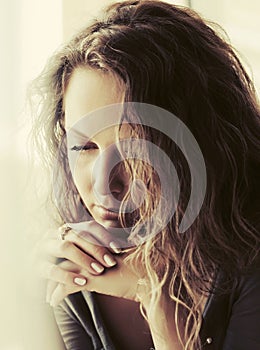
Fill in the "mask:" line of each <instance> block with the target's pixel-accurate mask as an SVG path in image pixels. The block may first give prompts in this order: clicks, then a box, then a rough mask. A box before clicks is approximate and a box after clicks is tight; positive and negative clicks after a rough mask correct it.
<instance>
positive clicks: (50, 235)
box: [34, 221, 141, 306]
mask: <svg viewBox="0 0 260 350" xmlns="http://www.w3.org/2000/svg"><path fill="white" fill-rule="evenodd" d="M118 246H120V242H119V241H115V238H114V237H113V236H112V235H111V234H110V233H109V232H108V231H107V230H106V229H105V228H104V227H103V226H101V225H100V224H98V223H97V222H95V221H89V222H85V223H84V231H76V230H72V229H71V230H70V231H69V232H67V233H66V236H65V240H61V239H60V238H59V233H58V230H51V231H48V232H47V234H46V235H45V236H44V237H43V238H42V239H41V240H40V241H39V242H38V244H37V247H36V249H35V252H34V254H35V257H36V260H37V262H38V263H37V266H38V268H37V270H38V271H39V272H40V275H41V276H42V277H43V278H45V279H47V289H46V301H47V302H49V303H50V305H52V306H56V305H58V304H59V303H60V302H61V301H62V300H63V299H64V298H65V297H66V296H68V295H69V294H72V293H76V292H79V291H82V290H87V291H91V292H98V293H101V294H106V295H111V296H115V297H121V298H126V299H130V300H136V301H138V299H137V296H136V292H137V285H138V280H139V279H140V277H141V276H138V275H137V274H136V273H134V272H133V270H132V269H131V268H130V266H129V264H127V263H126V262H125V257H126V256H127V254H126V253H123V254H122V253H121V254H119V253H120V250H119V249H118V248H117V247H118ZM57 258H61V259H60V260H61V262H60V263H57V260H58V259H57Z"/></svg>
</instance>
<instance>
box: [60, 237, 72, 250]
mask: <svg viewBox="0 0 260 350" xmlns="http://www.w3.org/2000/svg"><path fill="white" fill-rule="evenodd" d="M70 247H71V242H69V241H65V240H64V241H62V242H61V246H60V251H61V253H66V252H67V251H68V250H69V249H70Z"/></svg>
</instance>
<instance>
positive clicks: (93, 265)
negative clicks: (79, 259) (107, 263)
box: [90, 262, 104, 273]
mask: <svg viewBox="0 0 260 350" xmlns="http://www.w3.org/2000/svg"><path fill="white" fill-rule="evenodd" d="M90 265H91V267H92V269H93V270H95V271H96V272H98V273H100V272H102V271H104V267H103V266H101V265H99V264H97V263H95V262H93V263H91V264H90Z"/></svg>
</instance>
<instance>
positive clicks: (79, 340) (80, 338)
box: [54, 301, 94, 350]
mask: <svg viewBox="0 0 260 350" xmlns="http://www.w3.org/2000/svg"><path fill="white" fill-rule="evenodd" d="M54 316H55V319H56V322H57V325H58V328H59V331H60V333H61V336H62V338H63V341H64V343H65V346H66V349H67V350H86V349H88V350H93V349H94V347H93V343H92V341H91V338H90V336H89V335H88V334H87V332H86V331H85V329H84V328H83V326H82V324H81V323H80V322H79V320H77V318H76V317H75V315H74V314H73V313H72V312H71V310H70V309H69V306H68V305H67V304H66V302H65V301H63V302H62V303H61V304H60V305H58V306H57V307H56V308H54Z"/></svg>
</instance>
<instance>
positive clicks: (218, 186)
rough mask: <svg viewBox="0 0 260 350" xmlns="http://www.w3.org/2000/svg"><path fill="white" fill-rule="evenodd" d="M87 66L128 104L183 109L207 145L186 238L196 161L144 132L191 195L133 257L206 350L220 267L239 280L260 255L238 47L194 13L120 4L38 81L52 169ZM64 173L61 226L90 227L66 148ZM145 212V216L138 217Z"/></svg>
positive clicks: (249, 89) (43, 147)
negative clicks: (77, 74) (208, 299)
mask: <svg viewBox="0 0 260 350" xmlns="http://www.w3.org/2000/svg"><path fill="white" fill-rule="evenodd" d="M78 67H90V68H92V69H96V70H99V71H102V72H103V73H106V72H108V73H112V74H114V75H115V76H116V77H117V78H118V79H120V81H121V82H122V84H123V86H124V99H125V102H132V101H136V102H143V103H148V104H152V105H156V106H159V107H161V108H164V109H165V110H167V111H169V112H171V113H173V114H174V115H176V116H178V118H179V119H180V120H182V121H183V122H184V123H185V125H186V126H187V127H188V128H189V130H190V131H191V132H192V134H193V135H194V137H195V138H196V140H197V142H198V144H199V147H200V149H201V152H202V154H203V157H204V160H205V165H206V171H207V190H206V195H205V198H204V202H203V205H202V208H201V210H200V213H199V215H198V217H197V218H196V220H195V221H194V223H193V224H192V225H191V227H190V228H189V229H188V230H187V232H186V233H185V234H182V233H180V232H179V230H178V225H179V222H180V218H181V217H182V216H183V215H184V213H185V208H186V206H187V201H188V198H189V194H190V186H191V184H190V174H189V170H188V169H187V164H186V163H185V159H183V156H182V155H181V154H179V153H180V152H179V153H178V150H177V149H176V148H174V145H172V144H170V142H169V140H167V138H166V137H160V136H158V134H156V132H155V134H156V135H155V134H154V135H155V136H154V137H153V131H151V130H142V132H144V133H145V134H147V135H148V134H149V133H150V134H149V135H148V136H147V137H149V138H150V139H151V140H153V139H158V137H159V139H160V142H159V143H160V146H161V147H162V148H164V149H165V150H166V151H167V153H168V154H170V156H171V157H172V159H173V158H174V164H175V167H176V170H177V173H178V177H179V179H180V186H181V193H180V198H179V202H178V206H177V208H176V212H175V215H174V216H173V218H172V220H171V221H170V222H169V224H168V225H167V227H165V228H163V229H162V230H161V232H160V234H157V235H155V236H153V237H152V238H151V239H149V240H147V241H146V242H145V243H144V244H142V245H139V246H138V248H137V249H136V250H135V251H134V252H133V253H131V254H130V255H129V257H128V259H129V261H131V262H132V263H133V266H135V264H140V262H141V263H142V264H143V266H144V269H145V274H146V277H147V280H148V281H149V283H150V285H151V300H152V301H153V302H154V303H156V302H157V301H158V300H159V299H160V296H161V295H162V293H163V294H165V295H166V296H167V298H168V299H169V300H173V301H174V302H175V303H176V308H175V320H176V325H177V329H178V327H179V325H180V324H181V319H185V330H184V332H182V334H180V333H181V331H180V330H179V337H180V341H181V342H182V344H183V348H184V349H186V350H187V349H199V348H200V346H201V343H200V337H199V332H200V328H201V323H202V313H203V302H202V300H203V297H205V296H207V295H208V294H209V293H211V292H212V285H213V284H214V283H213V281H214V278H215V276H216V271H218V270H221V271H222V272H223V273H225V274H226V275H227V276H230V278H235V276H238V275H239V274H241V273H244V272H245V271H246V270H247V269H248V268H250V266H252V264H253V263H254V262H255V260H256V259H257V257H258V253H259V218H260V215H259V197H260V196H259V184H258V183H257V180H258V179H259V178H260V176H259V175H260V171H259V159H260V141H259V134H260V119H259V116H260V112H259V106H258V101H257V98H256V93H255V90H254V87H253V84H252V82H251V79H250V77H249V76H248V74H247V73H246V71H245V69H244V68H243V66H242V64H241V62H240V60H239V58H238V56H237V54H236V53H235V50H234V49H233V48H232V46H231V45H230V44H229V43H228V42H227V41H226V39H224V38H223V37H222V35H220V34H218V33H217V32H216V29H214V26H213V25H212V24H208V23H206V22H205V21H204V20H203V19H202V18H201V17H200V16H199V15H198V14H197V13H195V12H194V11H192V10H190V9H188V8H184V7H180V6H175V5H171V4H168V3H164V2H162V1H153V0H137V1H135V0H128V1H124V2H119V3H115V4H113V5H110V6H109V7H107V8H106V9H105V10H104V11H103V12H102V15H101V17H100V18H99V19H96V20H95V21H93V22H92V23H90V24H89V25H88V26H87V27H86V28H84V29H82V30H81V31H80V32H79V33H78V34H77V35H76V36H75V37H73V38H72V39H71V40H70V41H69V42H68V43H66V44H65V45H63V46H62V47H61V48H60V49H59V50H58V51H57V52H56V53H55V54H54V55H53V56H52V57H51V58H50V60H49V61H48V63H47V65H46V67H45V69H44V71H43V72H42V74H41V75H40V77H39V78H38V79H37V80H35V81H34V83H33V89H34V96H37V101H38V103H37V104H35V106H36V110H35V115H36V119H35V123H34V130H33V134H34V135H35V137H34V141H35V143H36V144H37V146H38V149H39V150H40V151H41V153H42V154H43V158H44V161H45V163H46V164H47V166H48V167H49V168H50V169H53V164H54V162H55V159H56V158H57V150H58V149H60V148H61V142H62V139H63V137H64V135H65V128H64V110H63V96H64V91H65V89H66V86H67V84H68V82H69V80H70V77H71V74H72V73H73V71H74V70H75V69H76V68H78ZM34 102H35V101H34ZM135 132H136V133H137V134H138V133H139V131H138V130H135ZM173 153H174V157H173ZM58 169H59V171H57V176H59V177H60V180H59V181H58V183H60V184H61V186H60V197H61V198H62V200H61V201H60V203H62V204H63V209H61V208H59V210H60V212H61V218H64V217H66V218H68V219H70V220H79V219H80V220H82V218H83V216H84V213H83V212H82V210H81V209H79V208H82V200H81V198H80V196H79V194H78V192H77V189H76V188H75V185H74V184H73V181H72V178H71V176H70V175H69V176H68V174H69V170H68V161H67V158H66V152H65V151H64V157H62V161H61V163H60V167H58ZM132 171H133V170H132ZM136 171H139V170H138V169H136ZM143 174H144V173H143ZM139 176H142V174H141V175H140V173H139ZM146 176H147V174H146ZM55 181H57V177H55ZM150 187H151V192H152V185H151V184H150ZM68 198H69V201H70V203H69V204H68V202H66V200H67V201H68ZM71 206H72V207H73V208H74V209H72V210H69V209H68V208H71ZM143 210H144V211H145V210H146V209H143ZM145 215H147V212H146V213H145V212H143V213H142V209H141V211H140V220H142V218H143V217H144V216H145ZM226 288H228V287H226ZM225 291H226V290H225V286H222V290H221V292H225ZM154 303H151V308H152V307H153V306H152V305H154ZM150 311H151V310H150ZM148 312H149V310H148Z"/></svg>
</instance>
